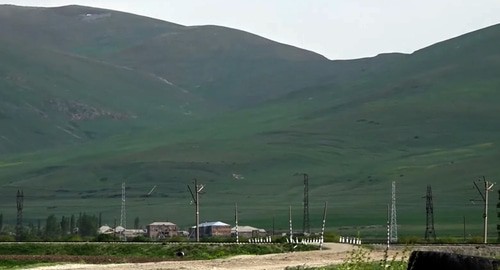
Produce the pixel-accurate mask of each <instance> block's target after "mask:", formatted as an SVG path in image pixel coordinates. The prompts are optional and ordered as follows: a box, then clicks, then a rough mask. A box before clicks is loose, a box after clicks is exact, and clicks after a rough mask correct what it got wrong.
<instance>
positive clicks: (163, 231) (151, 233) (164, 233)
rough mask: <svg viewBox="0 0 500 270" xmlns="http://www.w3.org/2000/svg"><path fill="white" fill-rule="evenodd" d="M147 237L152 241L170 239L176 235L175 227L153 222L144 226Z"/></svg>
mask: <svg viewBox="0 0 500 270" xmlns="http://www.w3.org/2000/svg"><path fill="white" fill-rule="evenodd" d="M146 230H147V235H148V237H149V238H151V239H153V240H159V239H165V238H170V237H173V236H177V235H178V229H177V225H175V224H174V223H172V222H153V223H151V224H149V225H147V226H146Z"/></svg>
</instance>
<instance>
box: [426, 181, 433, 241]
mask: <svg viewBox="0 0 500 270" xmlns="http://www.w3.org/2000/svg"><path fill="white" fill-rule="evenodd" d="M425 212H426V214H427V218H426V225H425V240H426V241H429V238H430V237H432V239H433V240H434V241H435V240H436V231H435V230H434V205H433V203H432V188H431V186H430V185H428V186H427V194H426V195H425Z"/></svg>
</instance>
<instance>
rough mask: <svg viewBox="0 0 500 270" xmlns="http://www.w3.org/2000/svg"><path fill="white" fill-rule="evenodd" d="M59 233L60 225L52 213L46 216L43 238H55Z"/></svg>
mask: <svg viewBox="0 0 500 270" xmlns="http://www.w3.org/2000/svg"><path fill="white" fill-rule="evenodd" d="M60 235H61V226H60V224H59V223H58V222H57V219H56V216H54V215H53V214H52V215H50V216H48V217H47V221H46V222H45V238H46V239H48V240H55V239H57V238H59V236H60Z"/></svg>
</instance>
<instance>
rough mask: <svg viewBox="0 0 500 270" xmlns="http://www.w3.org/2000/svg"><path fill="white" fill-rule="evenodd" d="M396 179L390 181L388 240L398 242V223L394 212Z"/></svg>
mask: <svg viewBox="0 0 500 270" xmlns="http://www.w3.org/2000/svg"><path fill="white" fill-rule="evenodd" d="M396 212H397V211H396V181H392V197H391V222H390V227H389V240H390V242H391V243H396V242H398V223H397V214H396Z"/></svg>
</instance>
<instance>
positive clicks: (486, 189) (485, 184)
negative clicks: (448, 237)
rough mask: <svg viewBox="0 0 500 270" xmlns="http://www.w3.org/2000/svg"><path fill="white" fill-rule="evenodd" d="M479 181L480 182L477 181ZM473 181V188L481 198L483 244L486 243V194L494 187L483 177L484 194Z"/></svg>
mask: <svg viewBox="0 0 500 270" xmlns="http://www.w3.org/2000/svg"><path fill="white" fill-rule="evenodd" d="M478 181H481V180H478ZM478 181H474V186H475V187H476V189H477V191H478V192H479V195H481V198H482V199H483V203H484V212H483V218H484V228H483V232H484V235H483V243H485V244H486V243H488V192H490V191H491V190H492V189H493V186H494V185H495V184H494V183H491V182H489V181H487V180H486V178H485V177H484V176H483V179H482V181H483V182H484V194H483V191H481V189H480V188H479V186H478V185H477V183H476V182H478Z"/></svg>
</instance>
